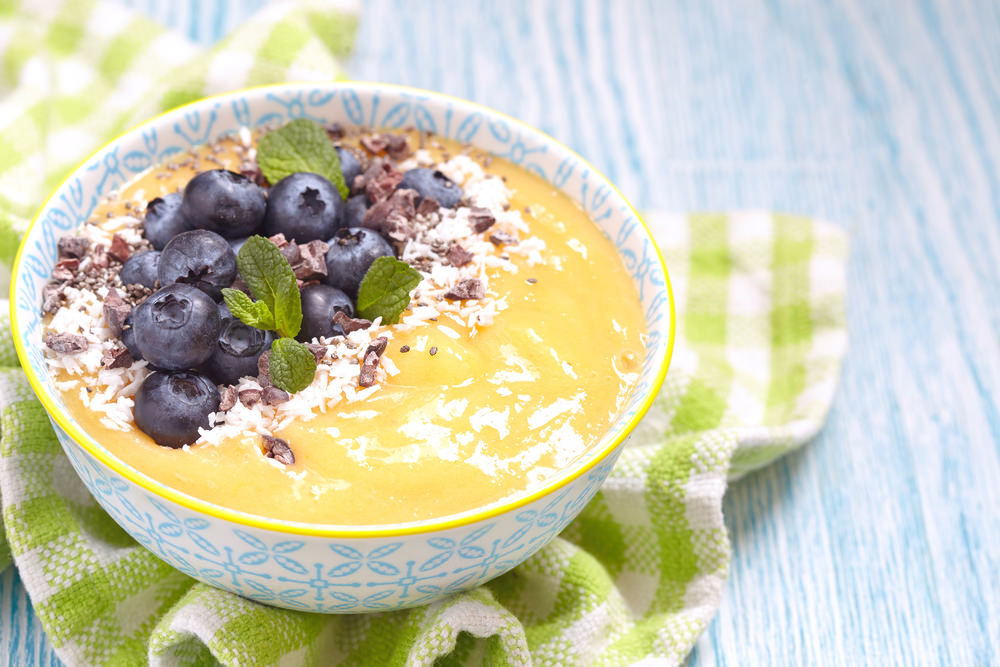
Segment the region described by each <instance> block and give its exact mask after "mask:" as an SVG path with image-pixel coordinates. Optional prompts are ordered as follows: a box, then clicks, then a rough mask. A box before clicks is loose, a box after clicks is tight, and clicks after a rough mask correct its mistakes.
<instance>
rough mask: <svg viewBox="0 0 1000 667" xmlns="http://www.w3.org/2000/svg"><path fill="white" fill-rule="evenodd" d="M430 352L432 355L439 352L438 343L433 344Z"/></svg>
mask: <svg viewBox="0 0 1000 667" xmlns="http://www.w3.org/2000/svg"><path fill="white" fill-rule="evenodd" d="M428 352H430V353H431V356H432V357H433V356H434V355H435V354H437V353H438V349H437V345H432V346H431V349H430V350H428Z"/></svg>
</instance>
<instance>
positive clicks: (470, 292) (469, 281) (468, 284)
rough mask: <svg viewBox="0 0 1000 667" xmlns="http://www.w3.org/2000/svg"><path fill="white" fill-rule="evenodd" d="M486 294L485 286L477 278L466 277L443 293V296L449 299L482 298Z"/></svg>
mask: <svg viewBox="0 0 1000 667" xmlns="http://www.w3.org/2000/svg"><path fill="white" fill-rule="evenodd" d="M484 296H486V287H485V286H484V285H483V281H481V280H480V279H479V278H466V279H464V280H460V281H458V283H457V284H456V285H455V286H454V287H452V288H451V289H450V290H448V291H447V292H445V293H444V298H446V299H449V300H451V301H461V300H464V299H482V298H483V297H484Z"/></svg>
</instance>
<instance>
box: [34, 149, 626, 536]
mask: <svg viewBox="0 0 1000 667" xmlns="http://www.w3.org/2000/svg"><path fill="white" fill-rule="evenodd" d="M365 136H366V135H364V134H363V133H351V132H348V133H347V134H346V136H344V137H343V138H342V139H341V145H342V146H345V147H350V148H351V149H352V150H355V151H356V152H357V153H358V155H360V156H361V157H362V159H364V158H365V157H368V153H371V150H370V149H371V148H372V147H371V146H367V147H366V146H365V143H366V142H364V141H359V138H360V139H363V138H364V137H365ZM374 136H379V135H374ZM401 136H405V137H406V138H407V141H408V142H409V144H410V145H412V146H414V147H418V146H419V148H417V149H416V151H415V153H413V154H411V155H410V156H409V157H407V158H405V159H404V160H400V161H399V164H400V169H401V170H404V171H405V168H406V167H407V166H410V167H412V166H415V165H417V164H418V163H419V164H422V165H425V166H426V165H430V166H432V167H433V168H437V169H440V170H442V171H443V172H444V173H446V174H448V175H449V176H450V177H452V179H453V180H455V182H456V183H458V184H459V185H462V186H463V187H464V188H465V190H464V192H465V193H466V196H471V197H472V198H473V199H474V198H475V195H474V194H473V195H469V193H470V192H473V191H474V189H475V188H476V187H477V186H476V184H477V183H478V184H485V185H484V188H486V189H485V190H481V191H480V193H479V195H478V196H479V197H480V201H479V203H487V204H489V203H491V202H492V205H493V207H494V208H493V209H492V210H494V215H495V217H496V224H494V225H493V226H492V227H491V228H490V229H487V230H484V231H482V232H480V233H478V234H477V233H476V232H475V229H476V217H475V216H476V215H482V213H481V212H482V210H483V208H482V207H467V208H468V210H467V211H463V210H462V206H463V205H459V206H458V207H456V210H457V211H458V213H456V214H454V215H452V214H451V213H448V214H447V215H441V216H439V217H440V218H441V221H440V222H436V223H433V224H436V225H437V226H442V225H446V224H452V223H453V222H454V221H455V220H458V221H459V222H461V223H462V224H466V223H468V224H470V225H471V229H472V233H473V236H472V237H466V241H465V243H466V245H468V246H469V248H471V249H473V250H476V249H478V252H480V254H481V255H482V256H481V257H478V258H477V259H476V262H477V263H476V264H474V266H476V267H478V268H477V269H476V270H477V271H479V273H478V274H476V275H477V276H479V277H480V278H481V279H482V284H484V285H486V286H487V287H486V294H485V295H484V296H483V297H482V298H481V299H475V298H472V299H461V298H449V299H443V298H441V296H440V295H441V290H440V289H439V290H438V291H437V292H435V291H434V285H436V284H437V283H435V282H434V281H435V280H439V281H440V280H446V279H451V278H448V276H450V275H451V274H449V273H448V271H453V267H448V266H445V267H443V268H442V267H440V266H436V265H432V264H429V263H428V261H427V258H426V256H425V254H426V253H427V252H428V251H427V248H429V247H431V246H432V245H434V243H436V241H434V240H433V239H434V238H436V237H433V230H432V229H431V230H430V231H428V236H426V237H419V238H422V239H423V241H422V242H423V243H425V244H426V247H424V246H421V245H420V244H419V243H417V242H416V241H412V242H411V245H409V246H406V247H403V248H402V249H399V253H400V255H399V256H400V258H402V259H404V260H406V261H409V262H410V263H411V264H412V265H414V266H415V268H417V269H418V270H420V271H421V272H422V273H423V274H424V276H425V281H424V282H422V283H421V284H420V285H419V286H418V287H417V288H416V290H415V291H414V292H413V295H412V300H411V303H410V305H409V306H408V307H407V309H406V310H405V311H404V312H403V314H402V316H401V318H400V322H399V323H397V324H381V323H376V324H374V325H373V326H372V327H370V328H369V329H366V330H360V331H355V332H353V333H349V334H348V335H346V336H341V337H337V339H322V340H320V339H317V340H316V341H314V342H315V343H316V344H317V345H318V346H320V347H322V348H324V349H325V354H326V356H325V357H322V361H320V362H319V369H320V370H319V371H318V375H317V380H316V382H315V383H314V385H313V386H312V387H310V388H309V389H307V390H305V391H304V392H303V397H302V398H301V399H300V400H299V403H296V402H295V400H296V399H297V398H298V396H292V397H291V400H290V401H289V402H287V403H284V404H282V405H274V406H270V405H267V406H265V405H263V403H256V404H255V405H251V406H250V407H246V406H244V405H242V404H240V401H239V400H237V405H236V406H235V407H234V408H232V409H231V410H230V412H228V413H226V414H223V413H222V412H221V411H220V413H219V416H218V417H217V418H216V417H213V422H214V424H215V426H214V427H213V428H210V429H205V430H204V431H203V435H202V437H201V438H199V440H198V441H197V442H194V443H192V444H190V445H185V446H184V447H181V448H177V449H172V448H169V447H163V446H160V445H157V444H156V443H155V442H154V441H153V439H151V438H150V437H149V436H147V435H146V434H145V433H143V432H142V431H140V430H139V429H138V428H136V427H135V425H134V424H130V423H129V422H128V419H127V417H126V418H114V419H109V414H110V413H109V412H107V411H102V408H101V406H103V405H105V402H104V400H105V399H103V398H102V399H101V400H100V401H98V400H97V399H96V398H95V396H97V395H101V396H111V397H112V399H113V400H114V401H116V402H117V403H116V405H119V406H125V407H126V408H127V407H128V406H129V401H131V400H132V394H134V392H135V387H134V386H132V385H135V384H136V383H137V382H138V381H139V380H140V379H141V376H143V375H144V374H146V373H148V372H149V369H146V368H145V367H144V366H143V365H144V362H141V361H137V362H135V364H134V365H133V366H132V367H131V369H130V372H131V373H133V374H132V375H129V373H128V372H124V371H123V372H122V373H119V374H118V375H114V376H113V373H112V370H109V369H108V364H107V363H106V362H107V356H106V355H105V364H104V367H103V368H101V369H99V370H96V371H95V369H94V368H93V365H91V366H88V365H87V364H86V363H84V362H82V361H81V362H80V363H60V364H58V365H56V366H55V367H54V368H53V372H54V373H55V374H56V377H57V379H58V380H59V383H60V384H59V386H60V388H61V390H62V396H63V399H64V401H65V402H66V404H67V407H68V409H69V411H70V413H71V414H72V415H73V417H74V418H75V419H76V420H77V421H79V422H80V424H81V425H82V426H83V427H84V429H85V430H86V431H87V432H88V433H89V434H91V435H92V436H93V437H94V438H95V439H96V440H97V441H98V442H100V443H101V444H102V445H103V446H104V447H106V448H107V449H108V450H110V451H111V452H112V453H114V454H115V455H116V456H117V457H119V458H120V459H121V460H122V461H124V462H125V463H127V464H129V465H131V466H133V467H134V468H136V469H137V470H140V471H142V472H143V473H145V474H147V475H149V476H150V477H152V478H154V479H156V480H158V481H160V482H162V483H164V484H166V485H168V486H170V487H172V488H175V489H177V490H179V491H182V492H184V493H188V494H190V495H192V496H195V497H197V498H200V499H203V500H206V501H209V502H212V503H216V504H218V505H221V506H225V507H228V508H232V509H235V510H239V511H244V512H248V513H252V514H257V515H261V516H266V517H272V518H277V519H286V520H292V521H299V522H311V523H318V524H340V525H362V524H364V525H371V524H388V523H399V522H407V521H413V520H421V519H429V518H435V517H441V516H445V515H449V514H454V513H457V512H462V511H466V510H470V509H473V508H476V507H480V506H483V505H486V504H489V503H491V502H495V501H498V500H501V499H502V498H505V497H507V496H510V495H511V494H514V493H518V492H521V491H524V490H527V489H533V488H537V487H539V486H540V485H542V484H543V483H544V481H545V480H546V479H548V478H550V477H551V476H552V475H554V474H555V473H556V472H557V471H559V470H561V469H563V468H565V467H566V466H568V465H570V464H572V463H573V462H574V461H576V460H577V459H579V458H580V457H581V456H582V455H583V454H584V453H585V452H586V451H587V450H588V448H589V447H591V446H592V445H593V444H595V443H596V442H597V441H598V440H599V439H600V438H601V436H602V435H603V434H604V433H605V432H606V430H607V428H608V426H609V424H610V423H611V422H612V421H613V420H614V418H615V417H616V415H617V414H618V413H619V411H620V410H621V409H622V407H623V406H624V404H625V402H626V401H627V399H628V397H629V395H630V393H631V391H632V389H633V387H634V385H635V383H636V380H637V377H638V371H639V367H640V364H641V360H642V358H643V356H644V343H643V340H644V332H645V321H644V317H643V313H642V310H641V307H640V303H639V299H638V295H637V293H636V290H635V288H634V286H633V284H632V281H631V279H630V277H629V275H628V273H627V271H626V269H625V267H624V266H623V265H622V262H621V260H620V259H619V257H618V255H617V253H616V251H615V248H614V246H613V245H612V244H611V242H610V241H609V240H608V239H607V238H605V237H604V236H603V235H602V233H601V232H600V230H599V229H598V228H597V227H596V225H594V223H592V222H591V221H590V220H589V219H588V217H587V215H586V214H585V213H584V212H583V210H581V209H580V207H579V206H577V205H576V204H575V203H574V202H572V201H571V200H570V199H569V198H568V197H567V196H566V195H564V194H563V193H561V192H559V191H557V190H555V189H554V188H553V187H552V186H551V185H550V184H548V183H547V182H545V181H544V180H543V179H541V178H540V177H539V176H537V175H535V174H533V173H530V172H528V171H526V170H524V169H522V168H520V167H518V166H516V165H513V164H511V163H509V162H507V161H505V160H502V159H499V158H494V157H490V156H488V155H485V154H481V153H478V152H476V151H475V150H472V149H469V148H467V147H463V146H461V145H458V144H456V143H454V142H450V141H447V140H444V139H440V138H436V137H428V136H425V135H419V134H418V133H416V132H410V133H407V134H405V135H401ZM256 140H257V137H256V136H255V137H253V139H252V141H251V142H246V141H245V137H244V140H243V141H242V142H241V140H240V138H239V137H237V136H234V137H227V138H223V139H221V140H220V141H218V142H216V143H215V144H213V145H212V146H207V147H204V148H202V149H200V150H199V151H195V152H192V153H191V154H190V155H185V156H181V157H179V158H177V159H174V160H173V161H172V162H171V163H170V164H168V165H163V166H160V167H156V168H153V169H151V170H150V171H149V172H147V173H145V174H144V175H142V176H141V177H140V178H138V179H136V180H135V181H133V182H131V183H129V184H128V185H127V186H125V187H124V188H122V189H121V191H120V192H119V193H117V194H116V195H115V196H114V197H113V198H111V199H109V200H107V201H105V202H102V203H101V204H100V205H99V207H98V209H97V210H96V211H95V214H94V216H93V221H94V225H95V228H96V230H93V231H92V234H91V238H92V239H99V238H101V234H105V238H106V237H107V236H108V235H111V234H115V233H118V234H121V235H123V236H124V237H126V238H129V239H131V240H133V241H135V238H134V235H133V237H129V236H128V235H127V234H126V233H125V232H124V231H123V230H125V229H126V228H129V226H130V225H131V226H132V228H133V229H136V228H137V227H136V224H141V220H140V216H141V210H142V209H143V208H144V207H145V204H146V202H147V201H149V200H152V199H154V198H156V197H163V196H165V195H167V194H169V193H173V192H177V191H179V190H182V189H183V188H184V186H185V184H186V183H187V182H188V181H189V180H190V179H191V178H192V177H193V176H194V175H195V174H196V173H198V172H199V171H203V170H205V169H232V170H234V171H238V170H239V169H240V168H241V167H243V168H246V166H247V162H248V158H252V155H253V152H252V146H253V145H255V144H254V142H256ZM248 147H251V148H249V150H248ZM375 148H376V149H377V148H379V147H378V146H375ZM366 151H367V153H366ZM407 160H408V162H407ZM501 184H502V185H501ZM486 186H489V187H486ZM490 188H493V189H492V190H491V189H490ZM487 190H488V191H487ZM496 192H502V194H503V196H502V197H499V198H498V197H496V196H494V195H495V193H496ZM487 208H488V207H487ZM469 211H472V212H471V213H470V212H469ZM477 212H478V213H477ZM514 214H517V215H514ZM435 215H437V214H435ZM448 216H452V217H448ZM129 220H135V221H136V222H129ZM508 223H509V224H508ZM456 224H457V223H456ZM116 225H117V226H116ZM470 238H471V239H473V240H474V242H473V241H470V240H469V239H470ZM95 242H96V241H95ZM421 253H425V254H421ZM445 264H447V262H445ZM470 266H472V265H470ZM442 276H445V277H444V278H442ZM85 291H86V290H85V289H81V291H80V292H75V291H74V292H72V293H71V294H70V297H69V298H67V299H66V300H67V302H70V301H73V300H76V301H80V302H85V301H86V300H87V299H88V298H92V299H93V300H96V301H100V300H101V299H102V298H106V297H101V296H99V295H98V296H94V297H90V296H88V295H87V294H85V293H84V292H85ZM459 296H468V295H459ZM142 298H143V295H142V294H139V295H138V296H137V297H136V299H138V300H141V299H142ZM89 307H90V308H91V311H92V312H94V313H96V312H97V310H96V309H97V308H98V306H97V305H92V306H89ZM81 308H84V307H83V306H81ZM104 312H106V310H105V311H104ZM60 317H61V314H60V313H59V312H57V313H56V314H55V315H54V316H53V318H52V321H53V322H61V321H62V320H60ZM95 318H97V320H99V317H98V316H97V315H95ZM64 319H65V318H64ZM93 331H96V332H97V334H96V335H98V336H100V335H101V332H102V331H103V329H100V324H98V325H96V326H95V327H94V328H93ZM87 335H88V336H89V335H91V334H89V333H88V334H87ZM380 337H381V338H384V339H385V340H386V342H385V344H384V345H385V349H384V352H383V353H382V354H381V358H380V365H379V370H378V382H377V383H375V384H374V385H373V386H364V383H361V384H359V383H358V380H357V378H356V376H357V375H358V371H359V368H360V365H361V364H362V363H363V360H364V356H363V353H364V350H365V347H366V345H370V344H371V343H372V342H373V341H376V340H377V339H379V338H380ZM80 354H81V355H84V354H85V353H80ZM322 354H324V352H319V353H318V355H322ZM52 356H53V357H56V356H57V355H52ZM82 358H83V357H82V356H81V359H82ZM345 378H348V379H345ZM102 383H104V384H107V383H112V385H113V387H114V392H110V393H109V392H105V394H100V392H101V391H102V390H101V387H102V386H104V385H103V384H102ZM114 383H117V384H114ZM258 386H260V385H258V384H255V380H254V379H252V378H245V379H244V381H242V383H241V384H239V386H235V385H234V386H233V388H232V389H231V390H230V396H231V397H232V396H235V395H239V396H240V397H242V396H244V392H246V391H247V389H250V390H254V389H255V388H256V387H258ZM334 386H335V387H337V390H336V391H337V392H339V393H336V395H335V396H333V395H329V392H330V391H331V390H330V387H334ZM226 389H227V388H226V387H225V386H221V385H220V391H222V394H223V396H225V393H226ZM314 389H315V390H314ZM323 391H327V393H328V395H327V396H325V397H324V396H319V395H320V394H321V393H322V392H323ZM130 392H132V393H131V394H130ZM314 394H315V396H314ZM316 396H319V398H316ZM307 399H308V400H309V401H312V403H309V404H308V405H307V404H306V403H305V401H306V400H307ZM223 401H225V399H223ZM302 405H307V407H306V408H302V407H301V406H302ZM309 406H311V408H312V409H311V410H309ZM293 407H294V409H293ZM126 412H127V410H126ZM236 415H238V418H237V417H236ZM254 420H256V421H254ZM239 429H244V430H242V431H241V430H239ZM213 431H214V433H213ZM262 435H269V436H273V437H275V438H280V439H281V440H283V441H285V442H287V443H288V446H289V447H290V448H291V450H292V451H293V452H294V463H290V464H289V463H282V462H280V461H276V460H275V458H269V457H268V456H265V455H264V452H265V450H264V447H263V446H262Z"/></svg>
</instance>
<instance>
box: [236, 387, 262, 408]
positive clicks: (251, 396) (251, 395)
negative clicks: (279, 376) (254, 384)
mask: <svg viewBox="0 0 1000 667" xmlns="http://www.w3.org/2000/svg"><path fill="white" fill-rule="evenodd" d="M261 394H262V392H261V390H260V389H244V390H243V391H241V392H240V393H239V397H240V403H242V404H243V405H245V406H246V407H248V408H252V407H253V406H255V405H257V404H258V403H260V397H261Z"/></svg>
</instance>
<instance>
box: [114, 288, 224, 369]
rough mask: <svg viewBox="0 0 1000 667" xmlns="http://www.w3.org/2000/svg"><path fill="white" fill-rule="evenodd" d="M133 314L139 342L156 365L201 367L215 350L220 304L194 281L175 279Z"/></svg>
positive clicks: (158, 366)
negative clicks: (195, 285)
mask: <svg viewBox="0 0 1000 667" xmlns="http://www.w3.org/2000/svg"><path fill="white" fill-rule="evenodd" d="M132 314H133V315H134V318H133V324H132V326H133V328H134V329H135V342H136V345H137V346H138V347H139V352H141V353H142V358H143V359H145V360H146V361H148V362H149V363H150V365H152V366H154V367H155V368H158V369H162V370H167V371H181V370H186V369H189V368H197V367H198V366H200V365H201V364H203V363H205V362H206V361H208V358H209V357H211V356H212V352H213V351H214V350H215V343H216V341H217V340H218V338H219V308H218V306H216V305H215V302H214V301H212V299H211V298H210V297H209V296H208V295H207V294H205V293H204V292H202V291H201V290H199V289H195V288H194V287H191V286H190V285H184V284H182V283H175V284H173V285H168V286H166V287H164V288H162V289H160V290H158V291H156V292H153V293H152V294H151V295H150V296H149V298H147V299H146V300H145V301H143V302H142V303H140V304H139V305H138V306H136V308H135V310H134V311H133V313H132Z"/></svg>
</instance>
